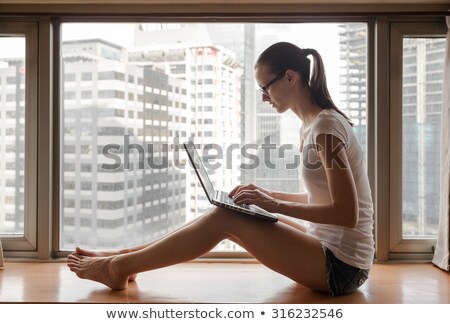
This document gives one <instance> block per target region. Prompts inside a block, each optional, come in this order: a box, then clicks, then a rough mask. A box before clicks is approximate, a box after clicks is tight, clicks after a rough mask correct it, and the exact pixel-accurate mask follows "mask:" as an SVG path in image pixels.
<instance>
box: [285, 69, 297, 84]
mask: <svg viewBox="0 0 450 324" xmlns="http://www.w3.org/2000/svg"><path fill="white" fill-rule="evenodd" d="M286 77H287V80H288V82H289V85H291V86H292V85H294V84H295V82H296V81H297V79H298V76H297V74H296V73H295V71H293V70H287V71H286Z"/></svg>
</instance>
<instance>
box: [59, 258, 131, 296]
mask: <svg viewBox="0 0 450 324" xmlns="http://www.w3.org/2000/svg"><path fill="white" fill-rule="evenodd" d="M112 262H113V257H90V256H85V255H80V254H77V253H72V254H70V255H69V256H68V257H67V266H68V267H69V268H70V270H71V271H73V272H75V274H76V275H77V276H78V277H79V278H82V279H89V280H93V281H97V282H100V283H102V284H104V285H106V286H108V287H109V288H111V289H115V290H121V289H126V288H127V287H128V276H121V275H120V274H118V272H117V271H115V269H114V268H113V266H112Z"/></svg>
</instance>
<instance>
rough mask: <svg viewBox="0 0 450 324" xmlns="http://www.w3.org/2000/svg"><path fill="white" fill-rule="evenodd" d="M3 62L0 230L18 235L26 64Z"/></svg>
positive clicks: (0, 75) (0, 87) (21, 207)
mask: <svg viewBox="0 0 450 324" xmlns="http://www.w3.org/2000/svg"><path fill="white" fill-rule="evenodd" d="M0 63H1V67H0V104H1V107H2V109H1V111H0V152H1V156H2V161H1V162H0V173H1V174H2V180H1V181H0V229H1V232H2V233H6V234H10V235H14V234H20V233H23V230H24V208H25V207H24V200H25V197H24V188H25V177H24V175H25V158H26V157H25V62H24V60H23V58H10V59H2V60H1V62H0Z"/></svg>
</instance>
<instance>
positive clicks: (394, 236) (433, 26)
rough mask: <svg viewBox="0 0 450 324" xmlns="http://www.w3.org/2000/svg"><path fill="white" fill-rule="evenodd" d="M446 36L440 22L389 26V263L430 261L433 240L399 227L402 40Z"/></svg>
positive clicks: (400, 199) (406, 23)
mask: <svg viewBox="0 0 450 324" xmlns="http://www.w3.org/2000/svg"><path fill="white" fill-rule="evenodd" d="M446 34H447V26H446V24H445V22H444V21H442V22H417V21H416V22H394V23H392V24H391V26H390V46H389V47H390V67H391V68H390V76H389V79H390V90H389V91H390V99H389V100H390V116H389V119H390V126H389V127H390V140H389V143H390V153H389V154H390V157H391V159H390V166H389V168H390V184H389V188H390V189H389V191H390V196H391V199H390V203H389V214H390V217H389V221H390V231H389V232H390V235H389V259H422V260H431V258H432V257H433V253H434V246H435V245H436V239H407V238H403V234H402V225H403V220H402V218H403V213H402V207H403V206H402V195H403V192H402V163H403V160H402V131H403V127H402V113H403V105H402V99H403V91H402V88H403V38H404V37H440V36H443V37H444V38H445V35H446Z"/></svg>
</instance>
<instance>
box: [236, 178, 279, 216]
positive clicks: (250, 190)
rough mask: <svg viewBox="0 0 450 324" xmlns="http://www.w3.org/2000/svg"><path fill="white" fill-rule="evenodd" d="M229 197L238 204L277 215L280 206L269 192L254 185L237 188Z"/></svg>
mask: <svg viewBox="0 0 450 324" xmlns="http://www.w3.org/2000/svg"><path fill="white" fill-rule="evenodd" d="M229 196H230V197H231V198H233V201H234V202H235V203H236V204H239V205H241V204H246V205H256V206H258V207H261V208H263V209H265V210H266V211H268V212H271V213H276V212H277V210H278V206H279V204H280V201H279V200H278V199H275V198H273V197H272V196H271V194H270V192H269V191H268V190H266V189H263V188H261V187H258V186H256V185H254V184H249V185H240V186H237V187H236V188H234V189H233V190H231V191H230V193H229Z"/></svg>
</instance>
